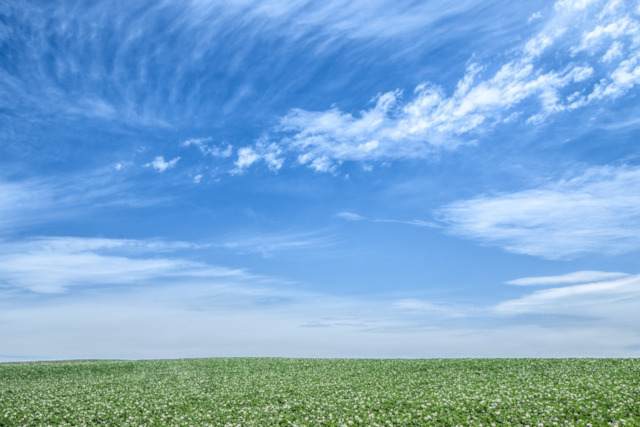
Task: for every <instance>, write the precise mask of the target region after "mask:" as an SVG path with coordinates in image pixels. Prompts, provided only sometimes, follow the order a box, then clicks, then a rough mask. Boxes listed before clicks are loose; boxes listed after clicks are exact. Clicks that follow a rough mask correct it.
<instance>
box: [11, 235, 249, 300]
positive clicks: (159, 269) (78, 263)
mask: <svg viewBox="0 0 640 427" xmlns="http://www.w3.org/2000/svg"><path fill="white" fill-rule="evenodd" d="M188 246H189V245H186V244H184V243H180V242H177V243H164V242H154V241H136V240H120V239H91V238H87V239H83V238H65V237H62V238H41V239H36V240H31V241H28V242H25V243H15V244H5V245H2V246H0V284H1V285H3V286H4V287H9V288H13V289H23V290H29V291H31V292H37V293H60V292H65V291H67V290H68V289H69V288H71V287H79V286H82V287H84V286H97V285H109V286H117V285H144V284H151V283H156V284H158V283H161V282H163V281H166V280H167V279H168V278H173V279H176V278H179V277H183V278H184V277H190V278H191V279H192V280H193V279H194V278H200V279H202V278H205V279H206V278H209V279H211V278H220V277H234V278H242V277H248V275H247V273H245V272H244V271H242V270H232V269H227V268H224V267H217V266H210V265H207V264H203V263H197V262H192V261H187V260H183V259H180V258H167V257H158V256H151V257H150V256H143V254H144V253H148V252H152V253H157V252H165V251H167V250H176V249H183V248H185V247H188Z"/></svg>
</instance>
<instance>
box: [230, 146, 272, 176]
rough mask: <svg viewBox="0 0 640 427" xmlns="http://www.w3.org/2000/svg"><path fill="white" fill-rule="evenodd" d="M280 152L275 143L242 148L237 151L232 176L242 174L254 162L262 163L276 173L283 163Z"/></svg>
mask: <svg viewBox="0 0 640 427" xmlns="http://www.w3.org/2000/svg"><path fill="white" fill-rule="evenodd" d="M281 154H282V150H281V149H280V147H279V146H278V145H277V144H275V143H269V142H266V141H262V142H259V143H258V144H256V145H255V146H254V147H242V148H239V149H238V159H237V160H236V161H235V165H236V167H235V168H234V169H232V170H231V172H230V173H231V174H232V175H237V174H242V173H243V172H244V171H245V170H246V169H247V168H248V167H250V166H251V165H253V164H254V163H256V162H264V163H265V164H266V165H267V167H268V168H269V170H271V171H273V172H277V171H278V170H280V168H281V167H282V165H283V163H284V158H283V157H281Z"/></svg>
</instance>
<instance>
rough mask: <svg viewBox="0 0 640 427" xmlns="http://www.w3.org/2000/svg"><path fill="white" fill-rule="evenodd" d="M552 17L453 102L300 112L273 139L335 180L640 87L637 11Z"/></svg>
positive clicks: (562, 5)
mask: <svg viewBox="0 0 640 427" xmlns="http://www.w3.org/2000/svg"><path fill="white" fill-rule="evenodd" d="M551 13H552V16H551V17H549V18H547V19H546V22H545V24H544V25H543V26H542V28H541V30H540V31H539V32H538V33H537V34H536V35H535V36H534V37H532V38H531V39H529V40H527V41H526V42H524V43H523V44H522V45H521V47H520V48H519V49H518V50H516V51H515V53H514V54H513V59H511V60H510V61H507V62H505V63H503V64H502V65H501V66H500V67H499V68H498V70H497V71H495V72H491V71H489V70H490V69H491V67H490V65H492V64H482V63H477V62H474V63H472V64H471V65H469V67H468V69H467V72H466V73H465V75H464V76H463V77H462V78H461V79H460V80H459V81H458V84H457V86H456V88H455V90H454V91H453V92H452V93H451V94H447V91H446V90H445V89H444V88H442V87H440V86H438V85H436V84H434V83H431V82H425V83H422V84H420V85H418V86H417V87H416V88H415V90H414V93H413V94H412V96H411V97H410V98H409V99H408V100H407V101H404V99H403V98H404V94H403V92H402V91H401V90H395V91H390V92H385V93H380V94H378V95H377V96H375V97H374V98H373V99H372V101H371V104H372V106H371V107H370V108H368V109H364V110H362V111H360V112H358V113H355V114H353V113H350V112H344V111H341V110H340V109H339V108H337V107H333V108H331V109H329V110H325V111H309V110H305V109H299V108H296V109H292V110H291V111H290V112H289V113H288V114H287V115H285V116H284V117H282V118H281V120H280V123H279V125H278V126H277V127H276V128H275V129H274V135H273V139H274V140H277V143H278V144H279V146H280V147H281V149H282V150H283V151H284V152H285V153H286V154H288V155H293V156H296V158H297V162H298V163H299V164H303V165H307V166H308V167H310V168H311V169H314V170H315V171H317V172H335V168H336V167H337V166H338V165H339V164H340V162H343V161H380V160H393V159H413V158H425V157H428V156H430V155H432V154H433V153H435V152H437V151H439V150H443V149H445V150H452V149H455V148H457V147H459V146H460V145H463V144H473V143H475V142H477V139H478V138H479V137H481V135H482V134H483V132H486V131H489V130H491V129H492V128H494V127H495V126H497V125H503V124H507V123H512V122H514V121H517V122H519V123H521V124H523V125H529V126H535V125H537V124H539V123H542V122H545V121H547V120H550V119H551V118H552V117H553V116H554V115H557V114H560V113H567V112H570V111H572V110H576V109H578V108H584V107H586V106H588V105H591V104H594V103H596V102H610V101H612V100H615V99H616V98H619V97H621V96H624V95H625V94H627V93H628V92H629V91H631V90H633V89H634V88H636V87H637V85H638V83H640V54H639V53H638V52H639V51H640V50H639V49H638V46H640V24H639V20H638V11H637V10H636V9H635V8H634V7H632V6H631V5H629V4H627V3H624V2H620V1H618V0H611V1H590V2H569V1H559V2H558V3H556V5H555V7H554V9H553V11H552V12H551ZM239 161H240V159H239Z"/></svg>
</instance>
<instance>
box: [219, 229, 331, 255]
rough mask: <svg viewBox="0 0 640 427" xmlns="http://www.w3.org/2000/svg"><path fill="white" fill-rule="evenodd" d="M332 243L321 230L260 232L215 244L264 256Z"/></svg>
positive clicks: (320, 246)
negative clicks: (276, 232)
mask: <svg viewBox="0 0 640 427" xmlns="http://www.w3.org/2000/svg"><path fill="white" fill-rule="evenodd" d="M329 245H331V238H330V237H329V236H327V235H324V233H321V232H306V233H279V234H273V233H272V234H259V235H253V236H250V237H245V238H235V239H230V240H227V241H225V242H223V243H216V244H215V245H214V246H217V247H222V248H226V249H231V250H233V251H236V252H240V253H259V254H261V255H262V256H264V257H269V256H272V255H273V254H274V253H276V252H287V251H298V250H303V249H318V248H322V247H327V246H329Z"/></svg>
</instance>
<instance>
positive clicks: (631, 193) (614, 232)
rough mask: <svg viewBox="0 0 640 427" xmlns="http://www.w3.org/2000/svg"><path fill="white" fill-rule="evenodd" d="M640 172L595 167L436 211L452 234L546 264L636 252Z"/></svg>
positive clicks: (638, 244) (639, 224)
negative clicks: (573, 175) (529, 186)
mask: <svg viewBox="0 0 640 427" xmlns="http://www.w3.org/2000/svg"><path fill="white" fill-rule="evenodd" d="M637 188H640V168H637V167H624V166H623V167H599V168H591V169H588V170H585V171H584V172H582V173H581V174H578V175H576V176H575V177H574V178H572V179H569V180H563V181H559V182H556V183H552V184H548V185H547V186H544V187H542V188H537V189H530V190H524V191H518V192H514V193H505V194H497V195H486V196H480V197H476V198H473V199H469V200H463V201H458V202H455V203H452V204H449V205H447V206H445V207H443V208H442V209H440V210H438V211H437V212H436V213H435V214H436V216H437V217H438V218H439V219H440V220H441V221H442V222H443V223H445V224H446V227H448V230H449V232H450V233H452V234H454V235H457V236H460V237H463V238H468V239H472V240H477V241H479V242H481V243H484V244H487V245H494V246H499V247H501V248H503V249H505V250H507V251H509V252H515V253H520V254H528V255H534V256H539V257H542V258H548V259H568V258H575V257H576V256H579V255H584V254H587V253H601V254H619V253H624V252H630V251H634V250H637V249H640V195H638V193H637V191H636V189H637Z"/></svg>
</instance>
